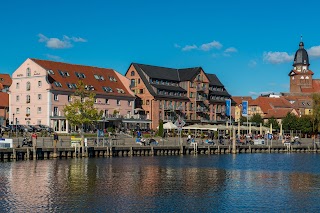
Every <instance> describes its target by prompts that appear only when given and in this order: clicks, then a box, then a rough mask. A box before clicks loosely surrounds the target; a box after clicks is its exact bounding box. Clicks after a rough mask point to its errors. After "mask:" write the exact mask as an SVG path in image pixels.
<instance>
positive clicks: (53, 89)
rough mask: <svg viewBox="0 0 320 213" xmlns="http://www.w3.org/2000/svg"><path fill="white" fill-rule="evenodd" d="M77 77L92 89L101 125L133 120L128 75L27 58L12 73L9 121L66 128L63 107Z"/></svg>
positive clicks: (119, 123)
mask: <svg viewBox="0 0 320 213" xmlns="http://www.w3.org/2000/svg"><path fill="white" fill-rule="evenodd" d="M79 80H82V81H83V82H84V83H85V84H86V85H87V88H88V90H92V91H94V92H95V93H96V104H95V107H96V108H98V109H99V110H103V112H104V118H103V120H102V121H101V123H102V124H103V123H104V125H101V126H100V127H101V128H105V127H106V126H107V125H109V126H110V125H113V126H116V127H118V126H120V125H122V126H123V123H133V121H132V120H133V119H134V100H135V96H134V94H133V92H132V91H131V90H130V88H129V85H130V80H129V79H127V78H126V77H124V76H122V75H121V74H119V73H118V72H116V71H115V70H113V69H105V68H98V67H91V66H84V65H75V64H67V63H61V62H54V61H46V60H38V59H27V60H26V61H25V62H23V63H22V64H21V66H20V67H19V68H18V69H17V70H16V71H14V73H13V74H12V85H11V87H10V91H9V106H10V111H9V120H10V123H11V122H12V121H13V119H14V118H15V119H16V121H14V123H16V122H17V123H18V124H27V125H36V124H44V125H48V126H50V127H52V128H54V130H55V131H57V132H69V130H70V125H69V124H68V121H67V120H66V118H65V117H64V114H63V108H64V106H65V105H67V104H69V102H70V101H71V98H72V97H71V96H72V94H73V93H74V92H75V90H76V84H77V82H78V81H79Z"/></svg>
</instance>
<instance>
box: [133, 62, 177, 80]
mask: <svg viewBox="0 0 320 213" xmlns="http://www.w3.org/2000/svg"><path fill="white" fill-rule="evenodd" d="M132 64H133V66H134V68H135V69H136V70H137V71H138V70H141V71H143V72H145V73H146V74H147V75H148V76H149V77H150V78H156V79H164V80H171V81H179V76H178V71H177V69H172V68H166V67H157V66H151V65H145V64H137V63H132Z"/></svg>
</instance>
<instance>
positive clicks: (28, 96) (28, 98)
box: [26, 95, 30, 103]
mask: <svg viewBox="0 0 320 213" xmlns="http://www.w3.org/2000/svg"><path fill="white" fill-rule="evenodd" d="M26 99H27V103H30V95H27V98H26Z"/></svg>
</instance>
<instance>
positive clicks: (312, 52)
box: [307, 46, 320, 58]
mask: <svg viewBox="0 0 320 213" xmlns="http://www.w3.org/2000/svg"><path fill="white" fill-rule="evenodd" d="M307 52H308V54H309V56H312V57H316V58H318V57H320V46H313V47H310V49H308V50H307Z"/></svg>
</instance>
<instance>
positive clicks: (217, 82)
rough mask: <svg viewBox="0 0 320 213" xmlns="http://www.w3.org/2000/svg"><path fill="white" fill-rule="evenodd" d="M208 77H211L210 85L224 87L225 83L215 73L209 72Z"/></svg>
mask: <svg viewBox="0 0 320 213" xmlns="http://www.w3.org/2000/svg"><path fill="white" fill-rule="evenodd" d="M207 77H208V78H209V81H210V83H209V84H210V85H211V86H220V87H223V84H222V83H221V82H220V80H219V79H218V77H217V76H216V75H215V74H207Z"/></svg>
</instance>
